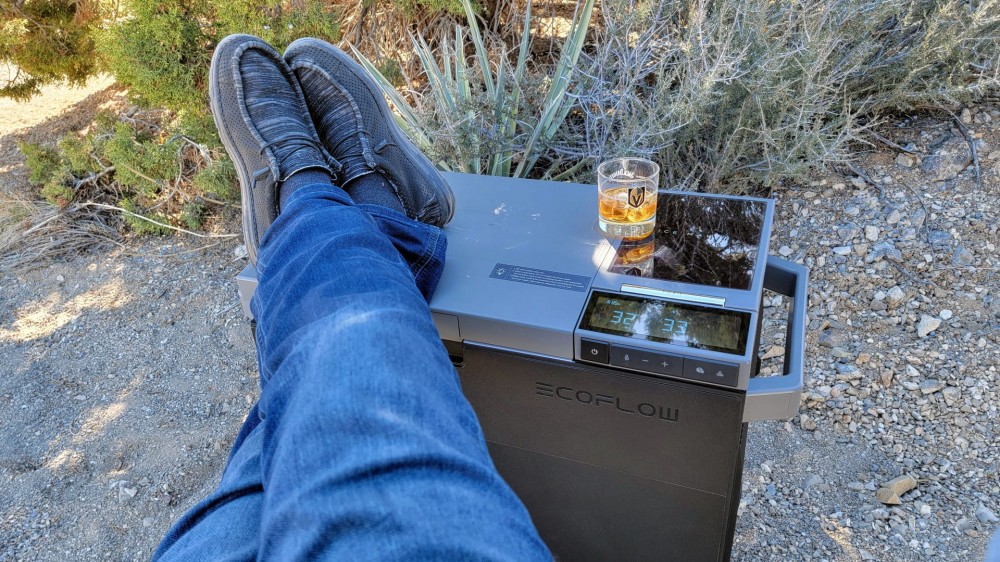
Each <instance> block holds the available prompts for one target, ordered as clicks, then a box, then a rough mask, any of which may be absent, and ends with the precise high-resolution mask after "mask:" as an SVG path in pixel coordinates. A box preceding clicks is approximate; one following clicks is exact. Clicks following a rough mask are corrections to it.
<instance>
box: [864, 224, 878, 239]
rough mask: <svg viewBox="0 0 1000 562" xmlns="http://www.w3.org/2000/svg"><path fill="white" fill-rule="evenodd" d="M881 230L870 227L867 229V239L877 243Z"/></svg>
mask: <svg viewBox="0 0 1000 562" xmlns="http://www.w3.org/2000/svg"><path fill="white" fill-rule="evenodd" d="M878 235H879V228H878V227H877V226H872V225H868V226H866V227H865V239H866V240H870V241H872V242H875V241H877V240H878Z"/></svg>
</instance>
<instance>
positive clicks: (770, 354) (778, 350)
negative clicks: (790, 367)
mask: <svg viewBox="0 0 1000 562" xmlns="http://www.w3.org/2000/svg"><path fill="white" fill-rule="evenodd" d="M784 354H785V348H784V347H782V346H780V345H772V346H771V349H768V350H767V352H765V353H764V355H761V356H760V358H761V359H762V360H763V359H773V358H775V357H781V356H782V355H784Z"/></svg>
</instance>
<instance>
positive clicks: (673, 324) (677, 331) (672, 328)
mask: <svg viewBox="0 0 1000 562" xmlns="http://www.w3.org/2000/svg"><path fill="white" fill-rule="evenodd" d="M660 326H661V327H662V329H663V331H664V332H666V333H670V334H674V335H677V336H683V335H685V334H687V329H688V323H687V322H685V321H684V320H674V319H673V318H664V319H663V320H661V322H660Z"/></svg>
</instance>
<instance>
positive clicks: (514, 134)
mask: <svg viewBox="0 0 1000 562" xmlns="http://www.w3.org/2000/svg"><path fill="white" fill-rule="evenodd" d="M461 4H462V6H463V8H464V10H465V15H466V18H467V23H468V25H467V26H466V27H461V26H455V34H454V40H453V42H450V43H449V42H442V44H441V45H440V48H439V51H440V57H439V58H438V57H436V56H435V53H434V50H433V49H432V48H431V47H430V46H429V45H428V43H427V41H426V40H425V39H424V37H423V36H422V35H418V36H417V37H415V38H414V39H413V45H414V51H415V54H416V56H417V58H418V59H419V60H420V64H421V67H422V69H423V76H422V77H421V79H422V80H424V81H426V83H427V87H426V88H424V89H423V90H416V89H415V88H412V87H411V91H413V92H414V95H413V100H414V105H415V107H412V108H411V106H410V104H408V103H407V100H405V99H404V98H403V97H402V96H400V95H399V94H398V93H397V92H396V90H395V86H394V84H393V83H392V81H391V79H390V78H387V77H386V76H384V75H383V74H382V72H381V71H380V68H383V67H386V66H388V67H389V68H392V67H391V65H386V64H385V63H383V64H382V65H381V66H376V65H375V64H374V63H372V62H371V61H369V60H368V59H367V58H365V57H364V56H363V55H361V53H358V52H357V51H356V52H355V54H356V55H357V56H359V57H360V58H361V60H362V63H363V64H364V65H365V67H366V68H367V69H368V71H369V72H370V73H371V74H372V75H373V76H375V78H376V81H377V82H378V83H379V85H380V87H381V88H382V91H383V93H384V94H386V95H387V96H388V97H389V99H390V101H392V103H393V106H394V107H395V108H396V110H397V112H398V114H399V116H400V120H401V122H402V124H403V126H404V128H405V129H406V130H407V131H408V132H409V133H410V135H411V137H412V138H413V139H414V141H415V142H416V143H417V144H418V145H419V146H421V148H422V149H423V150H425V151H426V152H427V153H428V154H429V155H430V156H431V158H432V159H434V160H436V161H437V162H439V164H440V165H441V166H442V167H445V168H448V169H455V170H461V171H464V172H469V173H477V174H478V173H487V174H491V175H501V176H507V175H511V174H513V175H515V176H518V177H527V176H528V175H530V174H533V173H534V174H535V175H542V176H544V177H548V176H549V175H550V172H551V171H552V170H553V167H552V166H551V165H550V166H549V167H548V169H547V170H545V171H543V172H541V173H540V174H539V172H538V171H537V170H535V164H536V163H537V162H538V161H539V159H540V158H543V155H544V153H545V152H546V150H547V148H548V146H549V144H550V143H551V142H552V141H553V139H554V138H555V135H556V133H557V131H558V130H559V128H560V126H561V125H562V123H563V121H564V120H565V119H566V117H567V115H568V114H569V112H570V110H571V108H572V107H573V105H574V100H573V98H572V97H570V96H569V95H568V90H569V85H570V79H571V76H572V75H573V71H574V66H575V64H576V62H577V60H578V58H579V56H580V53H581V50H582V48H583V44H584V37H585V35H586V33H587V29H588V27H589V24H590V19H591V15H592V13H593V9H594V0H585V1H584V2H583V3H582V4H581V5H580V6H579V7H578V10H577V12H576V13H575V14H574V17H573V22H572V24H571V26H570V30H569V34H568V35H569V38H568V39H567V41H566V44H565V45H564V47H563V50H562V52H561V54H560V56H559V58H558V60H557V63H556V64H554V65H553V66H552V67H543V68H541V69H540V71H536V72H533V73H531V72H529V71H528V64H529V60H528V59H529V57H530V53H531V44H532V35H531V25H530V24H531V12H530V4H529V7H528V8H527V9H526V11H525V14H524V19H523V24H522V34H521V37H520V40H519V44H518V46H517V49H516V52H517V54H516V58H514V61H515V62H513V63H511V62H510V60H509V58H508V50H507V49H506V48H505V47H503V46H497V47H496V49H495V51H494V52H498V53H500V55H499V57H498V58H496V59H495V60H496V63H495V64H494V62H493V61H494V58H493V57H491V54H490V53H491V51H490V49H489V48H488V46H487V41H486V39H484V38H483V36H482V34H481V31H480V30H479V27H478V24H477V21H476V15H475V7H474V6H473V4H472V3H471V1H470V0H461ZM467 50H471V51H472V55H471V56H470V57H468V58H467V57H466V55H465V53H466V51H467ZM511 51H513V49H511ZM511 57H513V55H511ZM543 75H544V78H543Z"/></svg>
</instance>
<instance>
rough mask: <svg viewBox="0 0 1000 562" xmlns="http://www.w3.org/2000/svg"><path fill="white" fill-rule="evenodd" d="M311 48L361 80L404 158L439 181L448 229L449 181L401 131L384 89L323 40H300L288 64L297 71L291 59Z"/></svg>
mask: <svg viewBox="0 0 1000 562" xmlns="http://www.w3.org/2000/svg"><path fill="white" fill-rule="evenodd" d="M311 49H315V50H316V51H320V52H321V53H322V54H324V55H328V56H330V57H333V58H334V59H335V60H336V62H338V63H339V64H341V65H342V66H344V67H345V68H346V69H347V70H349V71H350V72H351V73H353V74H354V75H356V76H357V78H358V79H359V80H361V82H362V83H363V84H364V85H365V86H366V87H367V89H368V93H369V94H370V95H371V98H372V100H371V101H373V102H374V103H375V106H376V107H377V108H378V111H379V114H380V115H381V116H382V119H383V120H384V121H385V122H386V123H387V127H388V129H389V134H390V135H391V136H392V140H393V141H394V142H395V143H396V146H397V147H399V149H400V150H402V151H403V153H404V155H405V156H406V157H407V158H408V159H409V160H410V161H412V162H414V163H416V164H418V165H419V166H420V168H421V169H420V172H421V173H423V174H426V175H428V176H434V177H437V178H438V180H439V181H437V182H430V184H431V186H430V187H431V189H432V190H433V192H434V195H435V197H437V198H438V200H439V201H443V202H444V203H445V204H446V205H447V209H443V211H444V212H443V213H442V214H443V215H444V216H443V219H444V220H443V221H441V223H440V224H437V225H436V226H444V225H445V224H447V223H448V222H449V221H450V220H451V219H452V217H453V216H454V214H455V194H454V193H453V192H452V191H451V188H450V187H448V183H447V182H446V181H445V179H444V177H442V176H441V173H440V172H439V171H438V169H437V168H435V167H434V165H433V164H431V162H430V161H429V160H428V159H427V157H426V156H424V153H423V152H421V151H420V149H418V148H417V147H416V145H414V144H413V142H412V141H411V140H410V138H409V137H407V136H406V133H404V132H403V131H402V129H400V128H399V125H397V124H396V119H395V117H394V116H393V113H392V110H390V109H389V104H388V103H386V101H385V95H383V94H382V90H381V89H380V88H379V87H378V85H377V84H376V83H375V82H374V81H373V80H372V79H371V77H370V76H369V75H368V72H367V71H366V70H365V69H364V68H363V67H362V66H361V65H360V64H358V63H357V62H356V61H355V60H354V59H353V58H351V57H350V56H348V55H347V53H345V52H343V51H341V50H340V49H336V48H332V47H331V46H330V45H329V44H328V43H326V42H325V41H320V40H318V39H314V38H311V37H304V38H302V39H297V40H295V41H294V42H292V44H291V45H289V46H288V48H287V49H286V50H285V60H286V61H288V62H289V66H291V67H292V69H293V70H295V65H294V64H293V62H292V61H291V60H289V59H295V58H296V56H297V55H296V53H298V52H299V51H303V52H305V51H306V50H311ZM305 58H306V59H307V60H309V59H311V57H305ZM313 63H314V64H315V61H313ZM328 74H329V73H328ZM332 75H336V73H332ZM415 212H416V211H415Z"/></svg>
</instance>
